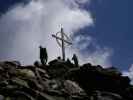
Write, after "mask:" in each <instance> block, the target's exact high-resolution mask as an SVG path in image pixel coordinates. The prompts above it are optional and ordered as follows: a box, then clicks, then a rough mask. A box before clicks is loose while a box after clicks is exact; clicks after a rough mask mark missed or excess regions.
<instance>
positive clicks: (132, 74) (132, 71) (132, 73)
mask: <svg viewBox="0 0 133 100" xmlns="http://www.w3.org/2000/svg"><path fill="white" fill-rule="evenodd" d="M123 76H128V77H129V78H130V80H131V84H133V64H132V65H131V67H130V68H129V70H128V71H123Z"/></svg>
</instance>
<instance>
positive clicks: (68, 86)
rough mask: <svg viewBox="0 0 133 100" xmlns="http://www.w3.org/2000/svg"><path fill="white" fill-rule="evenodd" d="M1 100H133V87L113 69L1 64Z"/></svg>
mask: <svg viewBox="0 0 133 100" xmlns="http://www.w3.org/2000/svg"><path fill="white" fill-rule="evenodd" d="M0 73H1V74H0V100H1V99H2V100H133V86H132V85H130V84H129V83H130V80H129V78H128V77H124V76H122V75H121V73H120V72H119V71H118V70H117V69H116V68H114V67H111V68H106V69H104V68H102V67H101V66H100V65H97V66H93V65H91V64H90V63H88V64H84V65H83V66H78V67H77V66H75V65H74V64H72V63H71V61H62V60H61V59H56V60H53V61H52V62H50V63H49V65H41V64H38V63H35V64H34V65H30V66H21V64H20V63H19V62H16V61H15V62H14V61H10V62H9V61H5V62H0Z"/></svg>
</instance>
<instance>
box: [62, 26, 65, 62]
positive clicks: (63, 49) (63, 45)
mask: <svg viewBox="0 0 133 100" xmlns="http://www.w3.org/2000/svg"><path fill="white" fill-rule="evenodd" d="M61 38H62V59H63V61H65V44H64V31H63V28H61Z"/></svg>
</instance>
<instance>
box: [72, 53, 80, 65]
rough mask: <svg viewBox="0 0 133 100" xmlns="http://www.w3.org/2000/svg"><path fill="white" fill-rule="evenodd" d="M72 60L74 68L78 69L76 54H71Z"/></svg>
mask: <svg viewBox="0 0 133 100" xmlns="http://www.w3.org/2000/svg"><path fill="white" fill-rule="evenodd" d="M72 60H73V61H74V64H75V66H76V67H78V66H79V64H78V57H77V56H76V54H73V57H72Z"/></svg>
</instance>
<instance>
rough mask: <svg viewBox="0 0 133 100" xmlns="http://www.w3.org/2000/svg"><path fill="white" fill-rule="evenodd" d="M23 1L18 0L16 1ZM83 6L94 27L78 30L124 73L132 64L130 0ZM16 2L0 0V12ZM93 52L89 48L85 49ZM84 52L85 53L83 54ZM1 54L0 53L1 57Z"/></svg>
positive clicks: (97, 1) (101, 0) (94, 0)
mask: <svg viewBox="0 0 133 100" xmlns="http://www.w3.org/2000/svg"><path fill="white" fill-rule="evenodd" d="M23 1H24V2H25V1H26V0H19V2H23ZM91 1H92V2H91V4H87V3H86V4H85V5H84V6H81V7H83V8H84V9H87V10H88V11H90V12H91V14H92V16H93V19H94V25H93V26H91V27H85V28H82V29H80V30H79V31H78V33H80V32H82V33H83V34H84V35H85V36H87V35H89V36H91V37H93V38H94V39H95V42H96V44H98V45H100V47H101V48H102V47H103V48H104V47H105V46H106V47H108V48H110V49H111V50H112V51H113V53H112V55H111V62H112V65H114V66H116V67H117V68H119V69H120V70H127V69H128V68H129V67H130V66H131V64H133V53H132V51H133V45H132V43H133V35H132V32H133V29H132V28H131V26H132V23H131V16H132V11H131V9H132V5H131V3H132V0H91ZM17 3H18V0H0V12H1V13H2V14H3V13H5V12H6V11H7V9H9V8H11V7H12V6H13V5H15V4H17ZM87 49H88V50H90V51H91V50H93V48H91V46H89V47H88V48H87ZM87 49H86V51H87ZM1 55H2V54H1Z"/></svg>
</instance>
